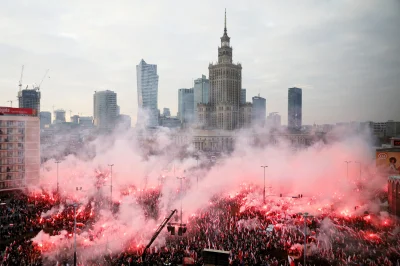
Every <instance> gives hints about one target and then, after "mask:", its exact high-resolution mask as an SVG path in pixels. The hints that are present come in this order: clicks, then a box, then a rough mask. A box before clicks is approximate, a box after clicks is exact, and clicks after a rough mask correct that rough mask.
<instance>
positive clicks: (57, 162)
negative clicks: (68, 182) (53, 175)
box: [55, 161, 60, 195]
mask: <svg viewBox="0 0 400 266" xmlns="http://www.w3.org/2000/svg"><path fill="white" fill-rule="evenodd" d="M55 163H56V164H57V195H58V164H59V163H60V161H55Z"/></svg>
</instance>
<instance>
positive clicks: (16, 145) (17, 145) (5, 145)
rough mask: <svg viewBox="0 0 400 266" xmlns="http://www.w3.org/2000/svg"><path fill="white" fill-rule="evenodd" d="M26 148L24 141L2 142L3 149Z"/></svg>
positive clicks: (1, 147)
mask: <svg viewBox="0 0 400 266" xmlns="http://www.w3.org/2000/svg"><path fill="white" fill-rule="evenodd" d="M23 148H24V143H0V149H1V150H16V149H18V150H21V149H23Z"/></svg>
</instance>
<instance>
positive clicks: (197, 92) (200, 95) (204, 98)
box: [193, 75, 210, 117]
mask: <svg viewBox="0 0 400 266" xmlns="http://www.w3.org/2000/svg"><path fill="white" fill-rule="evenodd" d="M193 90H194V117H197V104H199V103H206V104H207V103H208V98H209V92H210V80H208V79H207V78H206V76H205V75H201V78H198V79H195V80H194V88H193Z"/></svg>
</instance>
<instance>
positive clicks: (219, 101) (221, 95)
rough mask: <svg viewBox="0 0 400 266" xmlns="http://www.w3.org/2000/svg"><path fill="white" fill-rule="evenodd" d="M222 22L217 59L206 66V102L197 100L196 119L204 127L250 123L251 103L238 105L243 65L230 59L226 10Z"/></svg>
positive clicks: (227, 128)
mask: <svg viewBox="0 0 400 266" xmlns="http://www.w3.org/2000/svg"><path fill="white" fill-rule="evenodd" d="M224 25H225V26H224V34H223V36H222V37H221V46H220V47H218V63H216V64H210V65H209V66H208V70H209V78H210V92H209V103H201V104H199V105H198V106H197V114H198V121H199V123H200V124H202V125H203V126H205V127H207V128H217V129H223V130H235V129H238V128H240V127H243V126H248V125H249V124H250V123H251V114H250V115H247V114H248V113H251V104H250V103H249V104H244V105H243V106H241V105H242V104H241V93H242V66H241V64H234V63H233V61H232V47H231V46H230V38H229V36H228V33H227V29H226V11H225V24H224ZM241 112H242V113H241ZM243 112H245V113H246V114H244V113H243Z"/></svg>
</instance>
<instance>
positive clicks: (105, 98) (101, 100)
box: [93, 90, 118, 130]
mask: <svg viewBox="0 0 400 266" xmlns="http://www.w3.org/2000/svg"><path fill="white" fill-rule="evenodd" d="M93 117H94V125H95V126H96V127H97V128H99V129H108V130H109V129H113V128H114V127H115V124H116V122H117V118H118V116H117V94H116V93H115V92H113V91H110V90H106V91H97V92H95V93H94V95H93Z"/></svg>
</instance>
